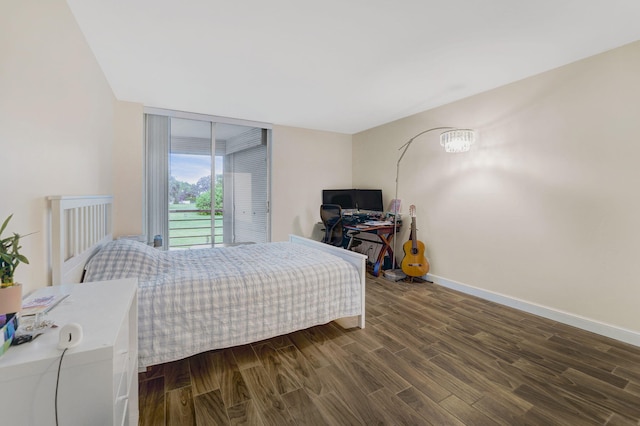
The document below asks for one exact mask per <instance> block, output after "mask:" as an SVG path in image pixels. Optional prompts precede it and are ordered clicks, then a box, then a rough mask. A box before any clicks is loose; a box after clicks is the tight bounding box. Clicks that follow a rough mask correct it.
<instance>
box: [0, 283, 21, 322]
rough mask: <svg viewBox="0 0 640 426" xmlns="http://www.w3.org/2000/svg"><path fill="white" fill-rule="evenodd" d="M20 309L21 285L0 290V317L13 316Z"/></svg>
mask: <svg viewBox="0 0 640 426" xmlns="http://www.w3.org/2000/svg"><path fill="white" fill-rule="evenodd" d="M21 309H22V285H21V284H13V285H12V286H11V287H2V288H0V315H2V314H13V313H16V312H20V310H21Z"/></svg>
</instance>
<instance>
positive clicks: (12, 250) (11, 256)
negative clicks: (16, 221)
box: [0, 215, 29, 287]
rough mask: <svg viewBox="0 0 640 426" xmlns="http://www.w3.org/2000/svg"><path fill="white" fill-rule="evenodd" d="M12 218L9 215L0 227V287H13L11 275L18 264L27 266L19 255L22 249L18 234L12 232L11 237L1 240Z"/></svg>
mask: <svg viewBox="0 0 640 426" xmlns="http://www.w3.org/2000/svg"><path fill="white" fill-rule="evenodd" d="M12 217H13V215H9V217H8V218H7V219H6V220H5V221H4V223H3V224H2V227H0V280H1V281H0V285H1V286H2V287H11V286H12V285H13V274H14V273H15V271H16V268H17V267H18V265H19V264H20V263H26V264H29V261H28V260H27V258H26V257H24V256H23V255H22V254H20V253H19V251H20V249H21V248H22V246H20V238H21V236H20V235H19V234H16V233H15V232H14V233H13V235H12V236H10V237H6V238H2V234H3V233H4V230H5V229H6V227H7V225H8V224H9V221H10V220H11V218H12Z"/></svg>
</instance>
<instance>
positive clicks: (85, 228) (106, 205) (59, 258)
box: [48, 195, 367, 328]
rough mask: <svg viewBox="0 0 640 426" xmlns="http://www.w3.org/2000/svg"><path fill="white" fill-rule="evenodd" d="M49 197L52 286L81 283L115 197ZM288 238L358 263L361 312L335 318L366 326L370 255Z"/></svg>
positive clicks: (108, 236) (104, 236)
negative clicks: (367, 267) (368, 257)
mask: <svg viewBox="0 0 640 426" xmlns="http://www.w3.org/2000/svg"><path fill="white" fill-rule="evenodd" d="M48 200H49V202H50V208H51V210H50V221H51V235H50V238H51V240H50V242H51V244H50V246H51V250H50V254H51V282H52V284H53V285H60V284H63V283H65V284H66V283H79V282H81V281H82V274H83V272H84V265H85V264H86V263H87V261H88V260H89V259H90V258H91V256H93V255H94V254H95V253H96V252H97V251H98V250H99V249H100V247H101V246H102V245H103V244H105V243H107V242H109V241H111V240H112V239H113V231H112V225H111V221H112V204H113V197H111V196H108V195H98V196H51V197H48ZM289 241H290V242H291V243H293V244H301V245H305V246H308V247H313V248H315V249H318V250H321V251H323V252H328V253H331V254H333V255H335V256H338V257H340V258H342V259H344V260H346V261H348V262H349V263H351V264H353V265H355V267H356V268H357V269H358V273H359V275H360V286H361V289H362V291H361V293H362V303H361V306H362V311H361V313H360V314H359V315H358V316H354V317H349V318H336V319H335V321H336V322H337V323H338V324H340V326H342V327H344V328H352V327H360V328H364V324H365V275H366V267H365V265H366V260H367V256H365V255H363V254H360V253H356V252H352V251H349V250H344V249H342V248H339V247H334V246H330V245H328V244H323V243H321V242H319V241H314V240H310V239H308V238H303V237H299V236H296V235H290V236H289Z"/></svg>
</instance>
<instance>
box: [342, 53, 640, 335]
mask: <svg viewBox="0 0 640 426" xmlns="http://www.w3.org/2000/svg"><path fill="white" fill-rule="evenodd" d="M638 76H640V42H636V43H634V44H631V45H628V46H625V47H622V48H619V49H616V50H613V51H610V52H607V53H604V54H601V55H598V56H595V57H592V58H588V59H586V60H583V61H580V62H577V63H574V64H570V65H568V66H565V67H562V68H559V69H556V70H553V71H550V72H547V73H544V74H541V75H538V76H535V77H532V78H529V79H526V80H523V81H520V82H517V83H514V84H510V85H508V86H504V87H501V88H498V89H495V90H492V91H489V92H486V93H483V94H480V95H478V96H474V97H471V98H468V99H465V100H462V101H459V102H455V103H452V104H449V105H446V106H443V107H441V108H437V109H434V110H430V111H427V112H424V113H421V114H418V115H415V116H412V117H409V118H406V119H403V120H399V121H396V122H393V123H390V124H387V125H385V126H381V127H378V128H375V129H371V130H368V131H366V132H362V133H359V134H357V135H354V154H353V157H354V164H353V170H354V178H353V180H354V184H355V185H356V186H358V185H361V184H362V183H363V182H370V183H376V184H377V185H379V186H381V187H383V188H384V190H385V194H386V195H387V198H391V197H390V195H391V194H392V193H393V186H394V179H395V161H396V159H397V155H398V153H397V148H398V147H399V146H400V145H402V144H403V143H404V142H406V141H407V140H408V139H409V138H410V137H412V136H414V135H415V134H417V133H418V132H420V131H422V130H425V129H428V128H431V127H436V126H442V125H445V126H447V125H449V126H462V127H472V128H475V129H477V130H478V131H479V137H480V139H479V141H478V142H477V144H476V145H475V146H474V147H473V148H472V151H471V152H469V153H466V154H445V153H444V152H442V151H441V148H440V146H439V143H438V135H437V134H430V135H424V136H422V137H421V138H420V139H417V140H416V142H415V143H414V144H413V145H412V147H411V150H410V151H409V153H408V154H407V156H406V157H405V159H404V160H403V162H402V164H401V177H400V198H401V199H402V200H403V211H404V212H405V213H406V212H407V210H408V208H407V207H408V205H409V204H415V205H416V206H417V208H418V219H417V224H418V237H419V239H421V240H422V241H424V242H425V244H426V246H427V257H428V258H429V260H430V262H431V267H432V269H431V272H432V273H433V274H434V275H435V276H437V277H441V278H443V279H444V280H447V281H449V282H453V283H459V284H462V285H468V286H473V287H477V288H479V289H482V290H483V291H486V292H491V293H495V294H498V295H506V296H508V297H509V298H512V299H513V300H521V301H525V302H526V303H528V304H531V305H538V306H541V307H545V308H549V309H550V310H553V311H557V312H560V313H566V314H568V315H570V316H573V317H574V318H577V319H580V318H584V319H587V320H588V321H591V322H593V323H596V324H604V325H610V326H613V327H614V328H617V329H620V330H623V331H624V330H626V331H632V332H635V333H636V336H640V335H638V334H637V333H638V332H640V323H639V322H638V301H639V300H640V286H639V285H638V267H637V265H638V261H637V255H638V253H640V226H639V225H638V218H639V217H640V197H638V194H637V182H639V181H640V169H639V168H638V164H637V163H638V159H639V158H640V144H639V143H638V136H637V135H638V134H640V120H639V117H640V102H639V101H638V100H639V99H640V84H638ZM405 228H408V227H405ZM407 231H408V229H405V230H404V232H403V234H402V237H401V238H402V240H401V241H405V240H406V238H407ZM638 341H639V342H640V340H638Z"/></svg>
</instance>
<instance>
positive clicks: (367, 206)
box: [356, 189, 384, 212]
mask: <svg viewBox="0 0 640 426" xmlns="http://www.w3.org/2000/svg"><path fill="white" fill-rule="evenodd" d="M356 208H357V209H358V210H369V211H374V212H381V211H384V205H383V204H382V190H381V189H357V190H356Z"/></svg>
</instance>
